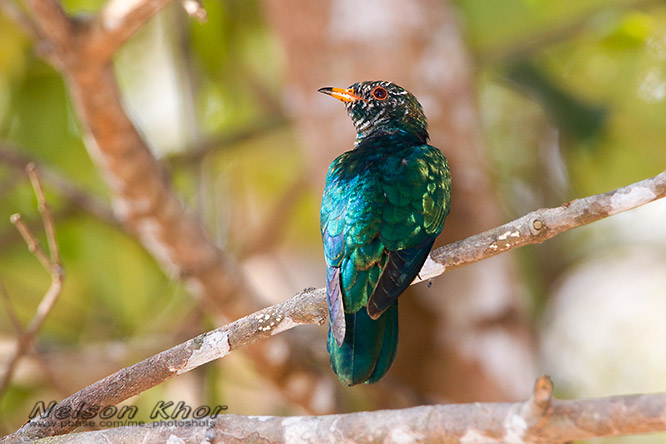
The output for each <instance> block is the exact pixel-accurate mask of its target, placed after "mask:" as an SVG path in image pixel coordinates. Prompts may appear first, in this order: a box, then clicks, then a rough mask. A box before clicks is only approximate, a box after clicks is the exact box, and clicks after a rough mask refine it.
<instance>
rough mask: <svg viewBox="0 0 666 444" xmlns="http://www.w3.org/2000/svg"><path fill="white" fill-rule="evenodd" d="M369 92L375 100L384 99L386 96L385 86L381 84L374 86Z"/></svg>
mask: <svg viewBox="0 0 666 444" xmlns="http://www.w3.org/2000/svg"><path fill="white" fill-rule="evenodd" d="M370 94H372V97H374V98H375V99H377V100H385V99H386V98H387V97H388V92H387V91H386V88H383V87H381V86H377V87H375V89H373V90H372V92H371V93H370Z"/></svg>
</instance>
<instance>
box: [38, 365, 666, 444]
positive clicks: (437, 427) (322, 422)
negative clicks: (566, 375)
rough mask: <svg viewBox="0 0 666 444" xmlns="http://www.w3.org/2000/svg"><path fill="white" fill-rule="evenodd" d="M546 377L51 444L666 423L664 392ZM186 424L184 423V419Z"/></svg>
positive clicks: (508, 433) (488, 434) (600, 433)
mask: <svg viewBox="0 0 666 444" xmlns="http://www.w3.org/2000/svg"><path fill="white" fill-rule="evenodd" d="M552 390H553V386H552V383H551V381H550V379H549V378H548V377H547V376H543V377H541V378H539V379H538V380H537V382H536V384H535V388H534V392H533V394H532V397H531V398H530V399H528V400H527V401H524V402H519V403H513V404H511V403H484V404H480V403H474V404H449V405H432V406H420V407H412V408H407V409H401V410H378V411H374V412H358V413H348V414H341V415H325V416H294V417H290V418H284V417H276V416H261V417H257V416H239V415H221V416H217V417H215V418H203V419H202V420H199V421H190V422H189V423H188V421H186V420H183V421H177V420H176V421H167V422H164V423H153V424H151V425H150V426H148V427H146V426H130V427H119V428H115V429H109V430H102V431H95V432H86V433H77V434H72V435H68V436H62V437H57V438H53V439H50V440H49V441H48V442H49V443H59V444H62V443H80V442H91V441H95V442H120V441H122V442H125V443H161V442H171V441H174V442H176V441H177V442H192V443H194V442H209V443H241V442H242V443H245V442H262V443H275V444H277V443H288V442H294V440H297V441H298V442H304V443H309V442H313V443H314V442H316V443H322V444H325V443H339V442H364V443H383V444H387V443H404V442H411V443H420V442H423V443H426V442H439V443H442V444H449V443H451V444H452V443H484V444H492V443H503V444H507V443H509V444H521V443H550V444H553V443H564V442H571V441H574V440H579V439H588V438H597V437H610V436H620V435H629V434H639V433H649V432H654V431H660V430H666V394H654V395H629V396H616V397H610V398H597V399H586V400H558V399H554V398H553V397H552ZM179 423H180V425H179Z"/></svg>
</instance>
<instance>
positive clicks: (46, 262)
mask: <svg viewBox="0 0 666 444" xmlns="http://www.w3.org/2000/svg"><path fill="white" fill-rule="evenodd" d="M26 172H27V173H28V177H29V178H30V181H31V182H32V187H33V189H34V191H35V196H36V197H37V209H38V211H39V213H40V215H41V216H42V221H43V223H44V232H45V233H46V242H47V244H48V247H49V249H48V250H49V252H48V254H47V253H46V252H45V251H44V250H43V249H42V247H41V246H40V245H39V241H38V240H37V238H36V237H35V236H34V234H33V233H32V232H31V231H30V229H29V228H28V226H27V225H26V224H25V223H24V222H23V218H22V217H21V215H20V214H18V213H17V214H13V215H12V216H11V222H12V223H13V224H14V225H15V226H16V229H17V230H18V231H19V233H21V236H22V237H23V239H24V240H25V243H26V244H27V245H28V249H29V250H30V252H31V253H32V254H34V255H35V257H36V258H37V259H38V260H39V262H40V263H41V264H42V266H43V267H44V268H45V269H46V271H47V272H49V274H50V275H51V285H50V286H49V288H48V290H47V291H46V293H45V294H44V296H43V297H42V300H41V302H40V303H39V305H38V306H37V311H36V312H35V315H34V316H33V318H32V320H31V321H30V323H29V324H28V326H27V327H26V328H23V327H22V326H21V323H20V322H19V320H18V317H17V316H16V314H15V312H14V308H13V306H12V304H11V301H10V299H9V295H7V294H6V291H5V289H4V287H3V288H2V289H0V291H1V292H2V298H3V302H4V305H5V309H6V311H7V313H8V314H9V317H10V319H11V321H12V324H13V325H14V329H15V330H16V333H17V338H18V339H17V344H16V349H15V350H14V354H13V355H12V357H11V358H10V359H9V362H8V364H7V366H6V368H5V371H4V373H3V374H2V377H1V378H0V396H2V393H3V392H4V391H5V389H6V388H7V386H8V385H9V381H10V380H11V377H12V374H13V373H14V369H15V368H16V364H18V361H19V360H20V359H21V357H23V356H24V355H25V354H26V353H27V352H28V351H29V350H30V348H31V347H32V343H33V341H34V338H35V335H36V334H37V332H38V331H39V329H40V328H41V326H42V324H43V323H44V321H45V320H46V317H47V316H48V314H49V313H50V312H51V309H52V308H53V306H54V305H55V303H56V301H57V300H58V297H59V296H60V292H61V291H62V283H63V279H64V277H65V272H64V269H63V267H62V265H61V263H60V253H59V250H58V243H57V242H56V235H55V225H54V223H53V216H52V215H51V210H50V208H49V206H48V204H47V203H46V198H45V197H44V190H43V189H42V184H41V183H40V181H39V177H38V176H37V172H36V171H35V165H34V164H33V163H29V164H28V165H27V166H26Z"/></svg>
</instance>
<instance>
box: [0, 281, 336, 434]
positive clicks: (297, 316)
mask: <svg viewBox="0 0 666 444" xmlns="http://www.w3.org/2000/svg"><path fill="white" fill-rule="evenodd" d="M324 298H325V295H324V292H323V289H319V290H315V289H309V290H304V291H303V292H302V293H300V294H298V295H296V296H294V297H292V298H291V299H289V300H288V301H286V302H283V303H281V304H277V305H274V306H272V307H268V308H265V309H263V310H260V311H258V312H256V313H253V314H251V315H248V316H245V317H244V318H241V319H238V320H237V321H235V322H232V323H230V324H227V325H225V326H223V327H220V328H216V329H215V330H211V331H209V332H207V333H204V334H201V335H199V336H197V337H195V338H193V339H190V340H189V341H186V342H183V343H182V344H179V345H177V346H175V347H172V348H170V349H168V350H165V351H163V352H161V353H159V354H157V355H154V356H152V357H150V358H148V359H145V360H143V361H141V362H139V363H137V364H134V365H132V366H130V367H127V368H124V369H122V370H119V371H118V372H116V373H114V374H112V375H109V376H107V377H106V378H104V379H101V380H99V381H97V382H95V383H93V384H91V385H89V386H88V387H86V388H84V389H83V390H81V391H79V392H77V393H75V394H74V395H72V396H70V397H69V398H66V399H64V400H63V401H61V402H59V403H58V405H57V406H56V407H55V408H56V409H59V408H61V407H62V408H67V407H71V408H72V411H74V409H75V408H76V407H77V406H79V405H81V403H84V404H85V405H88V406H106V405H115V404H118V403H119V402H122V401H124V400H126V399H128V398H130V397H131V396H134V395H137V394H139V393H142V392H144V391H145V390H148V389H149V388H151V387H154V386H156V385H157V384H160V383H162V382H164V381H166V380H167V379H170V378H172V377H174V376H177V375H180V374H182V373H186V372H188V371H190V370H192V369H194V368H197V367H199V366H201V365H203V364H205V363H207V362H210V361H212V360H214V359H218V358H221V357H223V356H226V355H228V354H229V353H231V352H232V351H234V350H236V349H239V348H242V347H245V346H247V345H250V344H253V343H255V342H257V341H259V340H261V339H265V338H268V337H269V336H273V335H276V334H278V333H280V332H283V331H285V330H288V329H290V328H293V327H295V326H296V325H300V324H320V325H322V324H323V323H324V322H325V321H326V317H327V314H326V304H325V303H324ZM75 428H76V425H75V424H74V423H73V421H54V422H49V421H47V422H45V421H40V418H39V417H36V418H35V419H33V420H32V421H30V422H28V423H27V424H25V425H24V426H23V427H21V428H20V429H19V430H18V431H17V432H15V433H13V434H12V435H9V436H7V437H5V438H4V439H3V440H2V441H0V443H2V442H13V441H12V440H34V439H38V438H43V437H45V436H51V435H58V434H63V433H67V432H70V431H72V430H74V429H75Z"/></svg>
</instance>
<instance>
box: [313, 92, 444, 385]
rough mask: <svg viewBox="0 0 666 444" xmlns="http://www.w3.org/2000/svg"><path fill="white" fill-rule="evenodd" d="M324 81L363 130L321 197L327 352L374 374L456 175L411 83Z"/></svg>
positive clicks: (346, 377)
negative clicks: (332, 84) (433, 141)
mask: <svg viewBox="0 0 666 444" xmlns="http://www.w3.org/2000/svg"><path fill="white" fill-rule="evenodd" d="M320 91H321V92H323V93H326V94H329V95H332V96H333V97H336V98H338V99H340V100H342V101H344V102H345V104H346V106H347V111H348V113H349V115H350V117H351V118H352V121H353V122H354V126H355V127H356V130H357V138H356V144H355V146H354V149H353V150H351V151H348V152H346V153H344V154H342V155H341V156H340V157H338V158H337V159H335V160H334V161H333V163H332V164H331V166H330V167H329V170H328V175H327V177H326V188H325V190H324V196H323V199H322V204H321V233H322V240H323V243H324V253H325V256H326V263H327V265H328V272H327V298H328V307H329V316H330V327H329V335H328V352H329V355H330V358H331V365H332V367H333V370H334V371H335V373H336V374H337V375H338V377H339V378H340V380H341V381H342V382H344V383H345V384H347V385H353V384H358V383H360V382H369V383H372V382H376V381H377V380H379V379H380V378H381V377H382V376H383V375H384V374H385V373H386V371H388V369H389V367H390V366H391V364H392V362H393V359H394V358H395V354H396V350H397V343H398V304H397V298H398V296H399V295H400V294H401V293H402V292H403V291H404V290H405V288H407V287H408V286H409V284H410V283H411V282H412V281H413V280H414V278H415V277H416V275H417V273H418V272H419V270H420V269H421V266H422V265H423V262H424V261H425V259H426V258H427V256H428V253H429V252H430V248H431V247H432V244H433V242H434V241H435V238H436V237H437V236H438V235H439V233H440V232H441V231H442V228H443V226H444V220H445V219H446V216H447V214H448V211H449V201H450V189H451V187H450V185H451V176H450V174H449V167H448V164H447V162H446V159H445V157H444V155H443V154H442V153H441V151H439V150H438V149H437V148H435V147H433V146H430V145H428V144H427V141H428V132H427V123H426V119H425V116H424V114H423V110H422V108H421V105H420V104H419V103H418V101H417V100H416V98H414V96H413V95H412V94H410V93H409V92H408V91H406V90H404V89H403V88H401V87H399V86H397V85H395V84H392V83H389V82H381V81H375V82H362V83H357V84H354V85H352V86H351V87H350V88H349V89H346V90H343V89H338V88H322V89H321V90H320Z"/></svg>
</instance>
